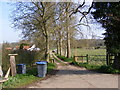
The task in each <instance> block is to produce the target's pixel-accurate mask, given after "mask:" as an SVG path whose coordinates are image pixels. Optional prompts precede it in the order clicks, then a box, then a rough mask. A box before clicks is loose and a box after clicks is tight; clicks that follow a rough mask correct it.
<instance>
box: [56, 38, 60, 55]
mask: <svg viewBox="0 0 120 90" xmlns="http://www.w3.org/2000/svg"><path fill="white" fill-rule="evenodd" d="M57 54H60V53H59V40H58V41H57Z"/></svg>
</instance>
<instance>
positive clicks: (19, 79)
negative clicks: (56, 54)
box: [3, 63, 56, 88]
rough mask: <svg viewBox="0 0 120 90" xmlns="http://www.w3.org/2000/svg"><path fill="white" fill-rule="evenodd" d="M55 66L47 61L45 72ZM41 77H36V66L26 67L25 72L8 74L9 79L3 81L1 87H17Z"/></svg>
mask: <svg viewBox="0 0 120 90" xmlns="http://www.w3.org/2000/svg"><path fill="white" fill-rule="evenodd" d="M55 68H56V65H55V64H53V63H48V67H47V73H49V72H51V71H52V70H53V69H55ZM41 79H43V78H40V77H37V67H36V66H35V67H31V68H29V69H27V73H26V74H17V75H16V76H14V77H12V76H10V77H9V80H8V81H7V82H4V83H3V88H19V87H22V86H25V85H28V84H31V83H33V82H35V81H38V80H41Z"/></svg>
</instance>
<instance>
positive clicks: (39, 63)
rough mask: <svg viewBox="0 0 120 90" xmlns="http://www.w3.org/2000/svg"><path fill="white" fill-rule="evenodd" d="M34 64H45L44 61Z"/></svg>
mask: <svg viewBox="0 0 120 90" xmlns="http://www.w3.org/2000/svg"><path fill="white" fill-rule="evenodd" d="M36 64H47V62H46V61H40V62H36Z"/></svg>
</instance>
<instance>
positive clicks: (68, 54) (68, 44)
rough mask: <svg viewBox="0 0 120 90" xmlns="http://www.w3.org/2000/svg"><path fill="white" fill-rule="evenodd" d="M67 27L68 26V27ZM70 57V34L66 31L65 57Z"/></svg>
mask: <svg viewBox="0 0 120 90" xmlns="http://www.w3.org/2000/svg"><path fill="white" fill-rule="evenodd" d="M68 29H69V27H68ZM70 57H71V47H70V34H69V31H68V32H67V58H70Z"/></svg>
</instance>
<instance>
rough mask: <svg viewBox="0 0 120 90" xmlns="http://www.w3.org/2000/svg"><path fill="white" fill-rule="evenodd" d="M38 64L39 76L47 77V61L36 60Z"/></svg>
mask: <svg viewBox="0 0 120 90" xmlns="http://www.w3.org/2000/svg"><path fill="white" fill-rule="evenodd" d="M36 64H37V69H38V77H45V76H46V74H47V62H46V61H39V62H36Z"/></svg>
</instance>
